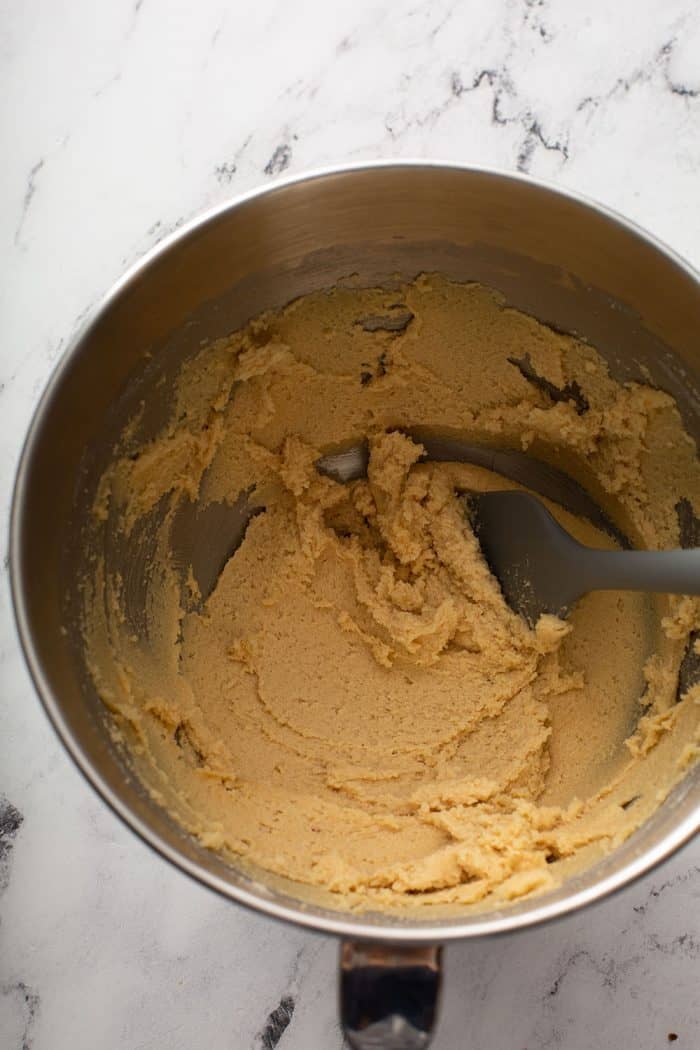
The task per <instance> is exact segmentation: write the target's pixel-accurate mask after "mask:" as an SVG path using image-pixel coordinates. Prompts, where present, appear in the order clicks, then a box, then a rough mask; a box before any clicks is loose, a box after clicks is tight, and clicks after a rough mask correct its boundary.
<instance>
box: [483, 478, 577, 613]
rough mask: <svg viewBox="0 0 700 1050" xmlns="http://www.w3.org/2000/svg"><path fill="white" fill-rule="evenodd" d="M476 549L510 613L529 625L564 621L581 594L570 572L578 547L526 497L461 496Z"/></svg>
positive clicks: (542, 507)
mask: <svg viewBox="0 0 700 1050" xmlns="http://www.w3.org/2000/svg"><path fill="white" fill-rule="evenodd" d="M467 504H468V512H469V514H470V518H471V521H472V525H473V528H474V532H475V534H476V537H477V539H478V541H479V545H480V546H481V550H482V552H483V554H484V557H485V558H486V561H487V562H488V565H489V568H490V569H491V571H492V573H493V574H494V576H495V577H496V578H497V579H498V582H499V583H500V585H501V590H502V591H503V595H504V597H505V599H506V601H507V602H508V604H509V605H510V607H511V608H512V609H514V610H515V611H516V612H518V613H520V614H521V615H522V616H524V617H525V619H526V620H527V621H528V623H530V624H531V625H534V624H535V623H536V622H537V620H538V619H539V618H540V616H541V615H542V614H543V613H552V614H554V615H555V616H565V615H566V614H567V612H568V610H569V608H570V607H571V605H572V604H573V602H574V601H576V599H577V598H579V597H580V596H581V594H582V593H584V591H585V588H584V589H583V590H582V589H581V586H580V579H579V574H578V572H577V571H576V565H577V561H578V560H579V555H580V553H581V550H582V548H581V545H580V544H579V543H577V541H576V540H574V539H573V538H572V537H571V536H570V535H569V534H568V532H566V531H565V530H564V529H563V528H562V527H561V525H559V524H558V522H557V521H555V519H554V518H553V517H552V515H551V514H550V513H549V511H548V510H547V508H546V507H545V505H544V504H543V503H542V502H541V501H540V500H538V499H537V498H536V497H535V496H531V495H530V494H529V493H527V492H484V493H474V494H470V495H469V496H467Z"/></svg>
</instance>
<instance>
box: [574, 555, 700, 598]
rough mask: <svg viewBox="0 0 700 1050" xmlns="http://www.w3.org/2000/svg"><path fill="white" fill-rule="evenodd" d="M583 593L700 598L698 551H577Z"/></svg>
mask: <svg viewBox="0 0 700 1050" xmlns="http://www.w3.org/2000/svg"><path fill="white" fill-rule="evenodd" d="M577 570H578V572H579V573H580V575H581V580H582V584H583V587H582V589H585V590H590V591H594V590H595V591H651V592H653V593H657V594H700V548H691V549H688V550H672V551H599V550H592V549H591V548H589V547H581V548H580V557H578V558H577Z"/></svg>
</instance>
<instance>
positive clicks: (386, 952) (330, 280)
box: [10, 162, 700, 1047]
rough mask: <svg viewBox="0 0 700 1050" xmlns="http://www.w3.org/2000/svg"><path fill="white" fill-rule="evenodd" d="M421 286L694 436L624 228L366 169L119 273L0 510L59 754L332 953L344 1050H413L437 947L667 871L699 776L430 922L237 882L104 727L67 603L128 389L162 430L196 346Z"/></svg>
mask: <svg viewBox="0 0 700 1050" xmlns="http://www.w3.org/2000/svg"><path fill="white" fill-rule="evenodd" d="M425 270H428V271H430V270H438V271H442V272H444V273H446V274H447V275H448V276H450V277H452V278H455V279H458V280H478V281H481V282H483V283H484V284H487V285H491V286H492V287H495V288H497V289H499V290H500V291H502V292H503V293H504V295H505V296H506V298H507V299H508V300H509V302H510V303H511V304H512V305H514V306H516V307H518V308H519V309H521V310H524V311H526V312H528V313H531V314H533V315H534V316H536V317H538V318H539V319H541V320H543V321H546V322H549V323H550V324H553V325H555V326H556V327H559V328H562V329H564V330H566V331H571V332H575V333H577V334H579V335H581V336H584V337H585V338H587V339H588V340H590V342H592V343H593V344H594V345H595V346H596V347H597V348H598V349H599V350H600V351H601V352H602V353H603V354H604V355H605V356H606V357H607V358H608V360H609V362H610V365H611V368H612V370H613V372H614V373H615V374H616V375H618V376H621V377H624V378H627V377H629V378H640V379H644V378H645V377H646V379H645V381H648V377H649V376H651V378H652V381H653V382H655V383H656V384H657V385H658V386H659V387H661V388H663V389H665V390H668V391H669V392H670V393H671V394H672V395H673V396H674V397H675V398H676V399H677V401H678V403H679V406H680V408H681V411H682V414H683V416H684V419H685V424H686V426H687V428H688V430H689V432H690V433H691V434H693V436H695V437H696V439H697V437H698V435H699V434H700V341H699V340H698V330H699V327H700V326H699V321H700V278H699V276H698V274H696V273H695V272H694V271H693V270H692V269H691V268H690V267H689V266H688V265H687V264H686V263H685V262H683V260H681V259H680V258H678V256H676V255H674V254H673V253H672V252H671V251H670V250H669V249H668V248H666V247H665V246H663V245H662V244H660V243H659V242H658V241H656V240H654V239H653V238H652V237H650V236H649V235H648V234H646V233H644V232H643V231H642V230H640V229H638V228H637V227H635V226H634V225H632V224H631V223H629V222H627V221H626V220H624V219H622V218H621V217H620V216H617V215H615V214H613V213H611V212H610V211H608V210H606V209H604V208H602V207H600V206H598V205H595V204H592V203H591V202H589V201H585V200H582V199H581V198H578V197H575V196H573V195H571V194H567V193H563V192H561V191H558V190H554V189H552V188H551V187H547V186H544V185H542V184H540V183H538V182H535V181H533V180H531V179H526V178H522V177H518V176H514V175H506V174H499V173H496V172H490V171H484V170H478V169H473V168H464V167H457V166H450V165H443V164H428V163H409V164H401V163H393V162H392V163H388V164H382V163H378V164H371V165H363V166H358V167H352V168H345V169H339V170H329V171H323V172H319V173H316V174H312V175H308V176H305V177H301V178H293V179H289V180H287V181H285V182H282V183H278V184H277V185H275V186H273V187H271V188H269V189H265V190H262V191H259V192H255V193H252V194H248V195H247V196H245V197H242V198H240V199H238V200H236V201H234V202H232V203H230V204H226V205H224V206H222V207H220V208H217V209H215V210H213V211H211V212H209V213H207V214H206V215H204V216H203V217H202V218H200V219H197V220H196V221H194V222H192V223H190V224H189V225H188V226H186V227H184V228H183V229H181V230H179V231H178V232H177V233H176V234H174V235H173V236H171V237H169V238H168V239H166V240H165V241H164V242H162V243H161V244H160V245H159V246H158V247H157V248H156V249H154V250H153V251H151V252H150V253H149V254H148V255H147V256H146V257H145V258H144V259H143V260H142V261H141V262H139V263H138V264H137V265H136V266H134V267H132V268H131V270H129V272H128V273H127V274H126V275H125V276H124V277H123V278H122V280H121V281H119V283H118V284H117V285H116V286H115V287H114V288H113V289H112V290H111V291H110V292H109V293H108V295H107V296H106V297H105V298H104V300H103V301H102V302H101V303H100V304H99V306H98V307H97V309H96V310H95V311H94V312H93V315H92V317H91V319H90V320H89V321H88V322H87V324H85V325H84V327H83V328H82V330H81V331H80V332H79V333H78V335H77V336H76V337H75V339H74V340H73V343H72V345H71V347H70V348H69V350H67V352H66V353H65V355H64V357H63V359H62V360H61V362H60V364H59V366H58V368H57V369H56V371H55V373H54V375H53V376H52V378H51V380H50V382H49V384H48V387H47V389H46V391H45V392H44V395H43V397H42V399H41V402H40V404H39V407H38V408H37V411H36V414H35V416H34V419H33V422H32V425H31V428H30V431H29V435H28V437H27V440H26V444H25V447H24V451H23V454H22V459H21V463H20V467H19V471H18V475H17V481H16V488H15V495H14V504H13V509H12V526H11V544H10V567H11V573H12V587H13V595H14V602H15V611H16V617H17V624H18V627H19V633H20V638H21V641H22V645H23V647H24V652H25V655H26V659H27V662H28V664H29V668H30V671H31V674H32V677H33V679H34V682H35V685H36V687H37V690H38V692H39V695H40V697H41V699H42V701H43V704H44V706H45V708H46V711H47V713H48V715H49V717H50V719H51V721H52V722H53V725H54V727H55V728H56V731H57V732H58V734H59V736H60V737H61V739H62V740H63V743H64V744H65V746H66V748H67V749H68V751H69V753H70V754H71V755H72V757H73V759H74V760H75V762H76V763H77V764H78V766H79V767H80V769H81V770H82V771H83V773H84V774H85V776H86V777H87V779H88V780H89V781H90V783H91V784H92V785H93V786H94V787H95V789H96V790H97V791H98V792H99V793H100V795H101V796H102V798H103V799H104V800H105V801H106V802H107V803H108V804H109V805H110V806H111V807H112V809H113V810H114V811H115V812H116V813H117V814H118V815H119V816H120V817H121V818H122V819H123V820H124V821H125V822H126V823H127V824H128V825H129V826H130V827H131V828H133V830H134V831H136V832H137V834H139V835H140V836H141V838H143V839H144V840H145V841H146V842H147V843H149V844H150V845H151V846H153V847H154V849H156V850H158V852H159V853H160V854H161V855H162V856H163V857H165V858H166V859H167V860H169V861H171V863H173V864H175V865H177V866H178V867H179V868H181V869H182V870H183V871H185V872H187V873H188V874H189V875H191V876H193V877H194V878H196V879H198V880H199V881H200V882H202V883H203V884H204V885H206V886H209V887H211V888H212V889H215V890H217V891H218V892H219V893H221V894H223V895H224V896H226V897H229V898H231V899H232V900H234V901H237V902H239V903H242V904H247V905H249V906H250V907H253V908H255V909H257V910H258V911H261V912H265V913H266V914H268V915H271V916H274V917H276V918H282V919H287V920H289V921H291V922H295V923H298V924H300V925H303V926H308V927H312V928H314V929H317V930H323V931H326V932H328V933H333V934H340V935H342V937H344V938H345V939H346V943H345V946H344V951H343V968H342V974H343V978H342V982H341V985H342V995H343V1016H344V1020H345V1023H346V1026H347V1028H348V1031H349V1032H350V1035H351V1039H352V1040H353V1041H354V1045H357V1046H369V1045H372V1046H379V1045H391V1046H394V1047H402V1046H406V1047H408V1046H418V1045H425V1043H426V1041H427V1039H428V1035H427V1032H428V1030H429V1028H430V1026H431V1024H432V1019H433V1017H434V1005H435V997H436V995H437V989H438V987H439V957H438V948H437V947H436V946H438V945H440V944H442V943H444V942H446V941H451V940H455V939H457V938H463V937H477V936H484V935H487V934H496V933H502V932H504V931H508V930H514V929H516V928H520V927H525V926H531V925H533V924H535V923H539V922H544V921H545V920H548V919H553V918H555V917H556V916H560V915H564V914H565V913H567V912H570V911H573V910H574V909H576V908H580V907H582V906H583V905H585V904H589V903H591V902H592V901H595V900H598V899H600V898H601V897H604V896H605V895H606V894H608V893H611V892H612V891H614V890H616V889H619V888H620V887H622V886H624V885H625V884H627V883H628V882H630V881H631V880H632V879H634V878H636V877H637V876H639V875H641V874H642V873H644V872H646V871H648V870H649V868H651V867H652V866H653V865H654V864H657V863H659V862H660V861H661V860H663V859H664V858H665V857H667V856H669V854H671V853H672V852H673V851H674V850H675V849H677V848H678V847H679V846H680V845H681V844H682V843H684V842H685V841H686V840H687V839H689V838H690V836H691V835H693V834H694V833H695V832H696V831H697V829H698V827H699V826H700V768H696V769H695V770H693V771H691V772H690V773H689V774H688V775H687V776H686V778H685V780H684V781H683V782H682V783H681V784H680V785H679V786H678V787H677V788H676V790H675V791H674V792H673V794H672V795H671V796H670V797H669V798H668V799H667V800H666V802H664V804H663V805H662V806H661V808H660V809H659V810H658V811H657V813H656V814H655V815H654V816H653V818H652V819H651V820H649V821H648V822H647V823H646V824H645V825H644V826H643V827H642V828H640V830H639V831H637V832H636V833H635V834H634V835H633V836H632V837H631V838H630V839H629V840H628V841H627V842H626V843H624V844H623V845H622V846H620V847H619V848H617V849H616V850H615V851H614V852H613V853H612V854H610V856H608V857H607V858H605V859H604V860H601V861H599V862H598V863H597V864H595V865H594V866H593V867H591V868H589V869H588V870H586V871H584V872H582V873H581V874H580V875H577V876H576V877H574V878H572V879H571V880H570V881H568V882H567V883H566V884H565V885H563V886H561V887H560V888H559V889H556V890H554V891H552V892H551V893H548V894H546V895H543V896H538V897H534V898H533V899H527V900H522V901H520V902H519V903H517V904H514V905H512V906H509V907H507V908H506V907H504V908H502V909H499V910H495V911H487V912H486V911H485V912H483V913H478V914H465V915H464V916H463V917H460V918H455V919H441V920H439V921H431V920H429V919H424V918H420V919H416V920H415V921H409V920H407V919H405V918H397V917H392V916H389V915H372V916H365V915H356V914H352V913H341V912H338V911H333V910H330V909H326V908H322V907H318V906H316V905H313V904H309V903H302V902H300V900H299V899H298V898H297V897H296V896H295V895H294V891H293V887H292V886H291V885H290V886H287V887H285V886H280V885H279V884H275V885H273V883H272V880H269V881H268V880H267V879H265V880H263V881H261V880H259V879H258V878H253V877H251V876H250V875H247V874H245V873H243V872H240V871H237V870H236V869H235V868H233V867H231V866H230V865H228V864H227V863H225V862H224V861H223V860H222V859H221V858H220V857H218V856H216V855H215V854H213V853H211V852H209V851H207V850H205V849H203V848H202V847H200V846H199V845H198V844H197V843H196V842H195V841H194V840H193V839H192V838H190V837H188V836H187V835H186V834H185V833H184V832H183V831H182V829H181V828H179V827H178V826H177V825H176V824H175V823H174V822H173V821H172V820H171V819H170V818H169V817H168V815H167V814H166V813H165V812H164V811H162V810H161V809H159V808H158V807H157V806H156V805H155V804H154V803H153V801H152V800H151V799H150V797H149V796H148V795H147V794H146V793H145V791H144V790H143V789H142V787H141V785H140V784H139V782H138V781H137V780H136V779H135V778H134V776H133V775H132V773H131V772H130V770H129V768H128V765H126V764H125V762H124V760H123V757H122V756H121V755H120V754H119V752H118V751H117V750H116V749H115V747H114V746H113V744H112V742H111V739H110V737H109V735H108V733H107V731H106V718H107V715H106V712H105V710H104V708H103V705H102V704H101V703H100V701H99V699H98V698H97V697H96V695H95V692H94V689H93V688H92V686H91V683H90V680H89V676H88V675H87V674H86V672H85V668H84V666H83V664H82V659H81V654H80V651H79V650H80V647H79V645H77V642H76V632H75V624H74V622H73V621H74V619H75V615H74V612H73V609H74V607H75V603H74V602H73V603H72V602H71V591H72V588H74V586H75V580H76V578H77V573H78V570H79V567H80V561H81V557H84V551H82V550H81V546H80V543H79V542H76V537H79V536H80V524H81V520H84V518H85V515H86V513H87V508H88V507H89V505H90V502H91V498H92V494H93V492H94V484H95V480H96V477H97V475H98V473H99V467H100V465H101V464H103V463H104V462H105V461H106V457H108V454H109V449H110V445H111V441H112V439H113V437H114V436H115V435H116V433H117V432H118V430H119V428H120V426H121V425H122V424H123V422H124V420H125V419H126V416H127V415H128V412H129V411H130V409H131V408H133V406H134V405H135V404H136V403H137V402H138V401H139V400H140V399H142V398H143V397H144V392H145V393H147V394H148V396H147V398H146V400H147V402H148V406H149V411H150V412H151V418H152V424H153V425H154V426H155V425H156V423H157V419H158V412H159V407H160V408H161V409H162V406H159V403H158V396H157V393H156V391H157V389H158V388H157V387H156V386H155V384H154V383H153V382H152V379H153V376H154V375H155V374H160V373H162V372H165V373H167V374H171V375H172V374H173V370H174V368H175V367H176V366H177V365H178V364H179V362H181V361H182V360H183V359H184V357H186V356H187V354H188V353H190V352H192V351H194V350H196V349H197V348H198V347H199V346H200V344H201V341H202V339H204V338H211V337H216V336H220V335H224V334H227V333H228V332H230V331H231V330H232V329H234V328H236V327H238V326H240V325H241V324H243V323H245V322H246V321H247V320H248V319H249V318H250V317H252V316H253V315H255V314H256V313H258V312H259V311H261V310H263V309H266V308H269V307H275V306H281V305H283V304H285V303H287V302H288V301H289V300H290V299H292V298H294V297H295V296H298V295H300V294H303V293H305V292H309V291H312V290H314V289H319V288H324V287H328V286H330V285H333V284H334V283H336V282H337V281H338V279H340V278H342V277H346V276H347V275H348V274H351V273H355V274H358V275H359V277H360V279H361V280H362V281H363V282H374V281H381V280H382V278H384V277H386V276H388V275H390V274H396V273H399V274H401V275H402V276H406V277H412V276H414V275H415V274H417V273H419V272H420V271H425ZM149 384H150V385H149ZM377 989H380V993H378V991H377ZM411 996H413V999H411ZM411 1001H412V1002H413V1004H414V1007H416V1004H418V1006H419V1007H420V1009H418V1007H416V1009H413V1008H410V1007H409V1003H410V1002H411ZM411 1009H413V1013H412V1014H411ZM409 1015H410V1016H409ZM375 1021H376V1022H377V1023H376V1024H374V1026H372V1024H371V1023H370V1022H375ZM368 1024H369V1027H367V1025H368ZM383 1032H393V1033H394V1034H393V1037H392V1038H393V1039H394V1041H393V1042H387V1043H386V1044H385V1043H382V1042H377V1041H375V1042H372V1043H371V1044H370V1043H369V1042H365V1040H366V1039H368V1038H370V1037H372V1038H374V1039H375V1040H376V1039H378V1038H380V1037H381V1036H382V1033H383ZM387 1038H389V1037H388V1036H387Z"/></svg>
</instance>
